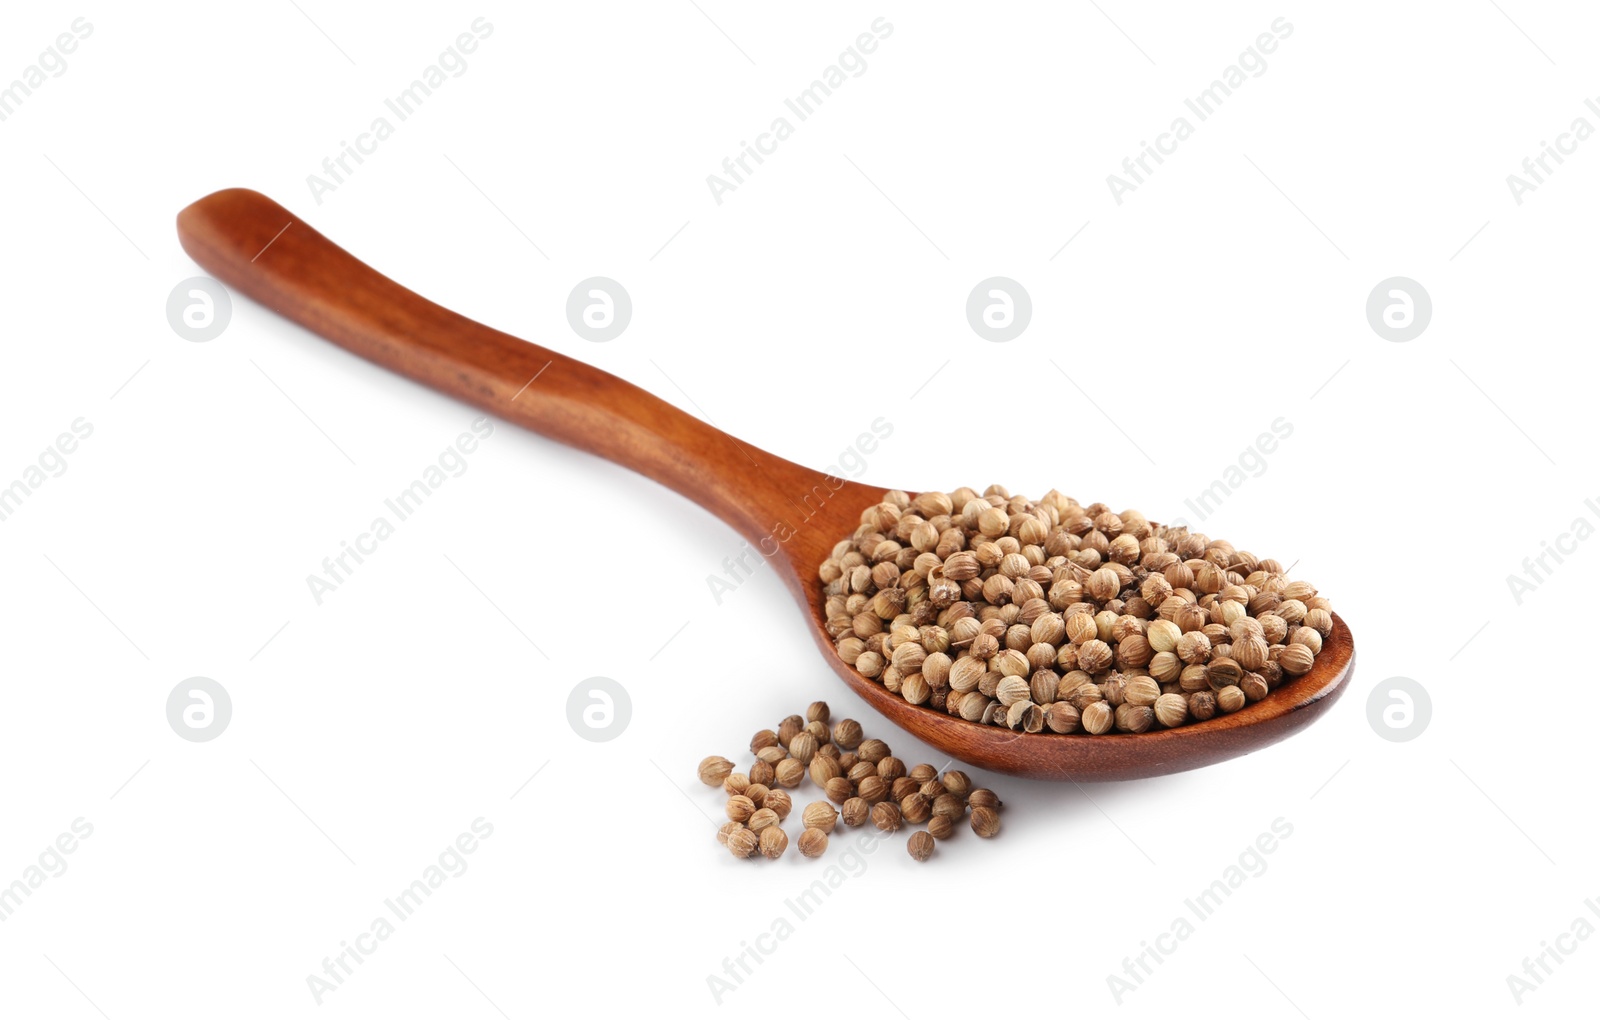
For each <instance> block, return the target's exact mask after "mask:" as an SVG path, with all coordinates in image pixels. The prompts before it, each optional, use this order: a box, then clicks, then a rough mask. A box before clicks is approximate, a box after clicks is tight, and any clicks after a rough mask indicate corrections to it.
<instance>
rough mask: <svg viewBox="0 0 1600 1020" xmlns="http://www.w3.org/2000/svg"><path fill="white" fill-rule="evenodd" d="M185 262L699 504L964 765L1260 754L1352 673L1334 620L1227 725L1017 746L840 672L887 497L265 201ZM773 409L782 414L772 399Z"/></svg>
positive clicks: (822, 635) (1069, 766)
mask: <svg viewBox="0 0 1600 1020" xmlns="http://www.w3.org/2000/svg"><path fill="white" fill-rule="evenodd" d="M178 236H179V239H180V240H181V242H182V244H183V247H184V250H185V251H187V252H188V253H189V254H190V256H192V257H193V258H194V260H195V261H196V262H198V263H199V264H200V265H201V266H203V267H204V268H205V269H206V270H207V271H208V272H209V273H211V274H212V275H213V276H215V277H216V278H217V279H219V280H221V281H222V282H223V283H225V284H227V285H228V286H229V287H231V288H233V289H234V290H236V291H238V292H240V293H242V294H245V295H248V296H249V297H251V298H253V299H254V300H256V301H258V302H260V303H261V304H264V305H266V306H267V307H269V308H272V309H273V310H275V311H277V312H278V313H279V314H281V315H283V316H284V317H286V318H288V319H290V320H292V321H294V322H297V323H299V324H300V325H302V326H304V327H305V328H307V329H309V330H311V331H312V332H314V333H317V334H320V335H321V336H323V337H325V338H327V339H329V340H331V341H333V342H334V343H336V344H339V345H340V346H342V347H345V348H347V349H348V350H351V351H354V352H355V353H356V354H359V355H361V356H362V357H364V358H367V359H368V360H370V361H373V362H375V363H377V364H379V365H382V366H384V367H385V368H388V369H391V370H393V371H395V372H398V373H400V374H401V375H404V376H407V377H409V378H411V379H415V380H416V381H418V382H420V383H423V384H424V385H427V386H430V387H432V388H434V389H437V390H440V391H442V392H445V393H448V394H451V395H452V396H455V397H457V398H458V399H460V400H462V401H464V402H466V403H469V404H472V405H474V406H476V407H479V408H482V409H483V410H485V411H488V412H490V413H492V414H494V415H496V416H498V417H500V418H503V419H505V420H507V421H512V422H515V423H517V424H519V425H522V426H524V427H526V428H529V429H532V430H533V431H535V432H538V433H540V434H542V435H545V436H548V437H550V438H551V439H555V440H559V441H560V442H563V443H566V444H568V445H570V446H574V447H577V448H578V449H580V450H586V451H588V452H590V453H593V454H596V455H598V456H601V457H604V458H606V459H607V460H611V461H615V462H616V463H618V464H621V465H624V466H625V467H628V468H631V469H633V470H634V471H637V472H639V473H640V474H642V475H645V476H646V477H648V478H653V479H655V480H656V481H658V482H660V483H661V484H662V485H665V486H667V487H668V488H670V489H672V490H674V491H675V492H678V493H681V494H682V495H684V496H686V497H688V498H689V499H691V500H693V501H695V502H697V503H699V504H700V505H701V506H703V507H705V508H706V509H707V510H709V511H710V512H711V513H713V514H715V515H716V516H717V517H719V518H721V519H722V520H723V521H725V522H727V523H728V524H729V525H730V526H732V527H733V528H734V529H735V530H736V531H738V532H739V533H740V534H741V535H743V536H744V537H745V538H746V539H748V540H749V541H750V542H751V543H752V544H753V545H756V546H757V547H759V548H761V549H762V551H763V552H765V553H766V554H767V556H768V558H769V560H770V561H771V563H772V565H773V567H774V568H775V569H776V570H777V572H778V574H779V575H780V576H781V577H782V578H783V581H784V584H786V585H787V586H788V588H789V590H790V592H791V593H793V595H794V597H795V599H796V601H798V602H799V603H800V607H801V610H802V611H803V612H804V614H805V617H806V619H807V621H808V622H809V624H810V629H811V632H812V635H813V637H814V638H815V639H816V642H817V645H818V647H819V648H820V649H821V651H822V656H823V658H824V659H825V660H826V661H827V662H828V664H829V665H830V666H831V667H832V668H833V670H834V672H836V673H838V674H839V676H840V677H841V678H842V679H843V680H844V682H845V683H846V684H848V685H849V686H850V688H851V689H852V690H853V691H855V692H856V693H857V694H858V695H860V696H861V697H862V698H863V699H864V700H865V701H866V702H867V703H868V704H869V705H871V706H872V707H873V708H875V709H876V710H877V711H879V712H880V713H882V714H883V715H884V716H885V717H887V718H888V719H890V720H891V721H892V722H894V723H895V724H896V725H898V726H900V727H901V728H902V729H904V730H906V731H907V732H910V733H912V734H914V735H916V736H917V737H918V738H920V739H922V740H924V741H926V742H927V743H929V744H931V745H933V746H934V747H936V748H938V749H939V750H941V751H944V752H945V753H947V754H949V755H951V756H952V757H955V758H957V759H959V760H961V761H964V762H967V763H969V764H972V765H977V766H980V767H982V768H986V769H993V770H994V771H997V772H1005V773H1010V774H1012V775H1018V776H1027V777H1030V778H1037V779H1067V780H1078V781H1087V780H1115V779H1137V778H1141V777H1145V776H1156V775H1163V774H1166V773H1171V772H1181V771H1183V770H1185V769H1192V768H1197V767H1199V766H1202V765H1208V764H1211V763H1213V762H1218V761H1222V760H1224V759H1227V758H1232V757H1235V756H1238V755H1241V754H1246V753H1248V752H1250V751H1253V750H1256V749H1258V748H1261V747H1265V746H1266V745H1268V744H1272V743H1274V742H1276V741H1278V740H1282V739H1283V738H1284V737H1286V736H1289V735H1290V734H1292V733H1295V732H1298V731H1299V730H1301V729H1303V728H1305V727H1306V726H1308V725H1309V724H1310V723H1311V722H1313V721H1314V720H1316V719H1317V718H1318V717H1320V716H1321V715H1322V714H1323V713H1324V712H1326V711H1327V710H1328V708H1329V706H1331V705H1332V704H1333V702H1334V700H1335V699H1336V698H1337V697H1338V696H1339V694H1340V693H1342V692H1343V690H1344V688H1345V686H1346V685H1347V682H1348V680H1349V678H1350V675H1351V668H1352V666H1353V664H1354V662H1355V647H1354V644H1353V643H1352V641H1351V637H1350V631H1349V629H1348V628H1346V626H1345V624H1344V621H1343V620H1341V619H1339V618H1338V617H1337V616H1335V617H1334V629H1333V633H1332V634H1331V636H1330V637H1329V639H1328V640H1327V641H1326V642H1325V643H1324V645H1323V650H1322V653H1321V654H1320V655H1318V656H1317V658H1316V664H1315V666H1314V668H1313V669H1312V671H1311V672H1310V673H1308V674H1307V675H1305V676H1303V677H1300V678H1299V679H1297V680H1293V681H1291V682H1288V683H1285V684H1284V685H1283V686H1281V687H1280V688H1278V690H1276V691H1274V692H1273V693H1272V694H1270V695H1269V696H1268V697H1267V698H1265V699H1264V700H1262V701H1259V702H1257V703H1255V704H1253V705H1249V706H1247V707H1245V708H1244V709H1243V710H1241V711H1239V712H1236V713H1234V714H1233V715H1228V716H1221V717H1218V718H1216V719H1212V720H1210V721H1208V722H1205V723H1197V724H1192V725H1188V726H1182V727H1179V728H1177V729H1173V730H1163V731H1160V732H1151V733H1145V734H1139V735H1131V734H1117V735H1109V734H1108V735H1105V736H1099V737H1090V736H1087V735H1084V734H1068V735H1059V734H1021V733H1014V732H1011V731H1009V730H1004V729H1000V728H997V727H992V726H980V725H977V724H974V723H969V722H965V721H963V720H962V719H960V718H957V717H954V716H950V715H946V714H945V713H943V712H939V711H935V710H932V709H929V708H923V707H919V706H915V705H911V704H909V703H908V702H906V701H905V700H904V699H903V698H901V697H899V696H898V695H896V694H891V693H889V692H888V691H886V690H885V689H884V688H883V687H882V686H881V685H879V684H877V683H874V682H872V681H870V680H867V679H866V678H864V677H862V676H861V675H860V674H858V673H856V672H855V670H854V669H852V668H850V667H849V666H847V665H846V664H845V663H843V662H842V661H840V660H839V658H838V656H837V655H835V654H834V651H833V642H832V640H831V639H830V638H829V637H828V635H827V632H826V631H825V629H824V626H823V624H824V620H823V615H822V592H821V582H820V581H819V580H818V578H817V566H818V565H819V564H820V563H821V562H822V560H823V559H825V558H826V557H827V554H828V551H829V550H830V549H831V548H832V546H833V544H834V543H835V542H837V541H838V540H839V539H840V538H841V537H843V536H845V535H847V534H848V533H849V532H850V531H851V530H853V529H854V527H855V526H856V523H857V521H858V519H859V517H860V513H861V511H862V509H864V508H865V507H867V506H870V505H872V504H874V503H876V502H877V501H878V499H879V497H880V496H881V495H882V493H883V491H884V488H886V487H878V486H866V485H862V484H859V483H857V482H851V481H845V480H842V479H838V478H832V477H830V476H828V475H825V474H824V473H822V472H820V471H815V470H812V469H810V468H807V467H802V466H801V465H799V464H794V463H791V462H790V461H787V460H784V459H783V458H781V457H777V456H774V455H773V454H770V453H767V452H766V451H764V450H761V449H758V448H757V447H755V446H752V445H750V444H749V443H746V442H744V441H742V440H738V439H735V438H733V437H732V436H729V435H727V434H726V433H724V432H722V431H720V430H718V429H716V428H713V427H712V426H711V425H709V424H707V423H705V422H702V421H700V420H699V419H697V418H694V417H692V416H690V415H688V414H685V413H684V412H682V411H680V410H678V409H677V408H676V407H673V406H672V405H671V404H668V403H667V402H666V401H664V400H661V399H660V398H658V397H656V396H653V395H652V394H650V393H647V392H645V391H644V390H642V389H640V388H638V387H637V386H634V385H632V384H631V383H628V382H625V381H623V380H621V379H618V378H616V377H615V376H612V375H609V374H607V373H605V372H602V371H600V370H598V369H596V368H593V367H591V366H589V365H586V364H584V363H583V362H581V361H577V360H575V359H573V358H569V357H567V356H566V355H564V354H560V353H558V352H556V351H552V350H547V349H546V348H543V347H540V346H538V345H536V344H532V343H528V342H526V341H523V340H519V339H517V338H516V337H514V336H511V335H509V334H506V333H502V332H500V331H499V330H496V329H491V328H490V327H488V326H485V325H482V324H480V323H477V322H473V321H472V320H471V319H468V318H465V317H464V316H461V315H457V314H456V313H455V312H452V311H450V310H449V309H446V308H443V307H440V306H439V305H436V304H434V303H433V302H431V301H428V300H426V299H425V298H422V297H420V296H418V295H417V294H415V293H413V292H411V291H409V290H407V289H406V288H404V287H402V286H401V285H399V284H398V283H395V282H394V281H393V280H390V279H388V278H387V277H385V276H383V275H381V274H380V273H378V272H377V271H375V270H374V269H372V268H371V267H369V266H367V265H366V264H365V263H363V262H361V261H359V260H358V259H356V258H355V257H354V256H352V255H351V254H349V253H348V252H346V251H345V250H344V249H342V248H340V247H338V246H337V245H335V244H334V243H333V242H332V241H329V240H328V239H327V238H325V237H323V236H322V235H321V234H319V233H317V232H316V231H315V230H313V229H311V227H309V226H308V225H306V224H305V223H304V222H302V221H300V220H299V219H298V218H296V217H295V216H294V215H293V214H292V213H290V212H289V211H288V210H286V209H284V208H283V207H282V206H280V205H278V204H277V203H276V202H274V201H272V200H271V199H269V198H267V197H266V196H264V195H261V194H258V193H256V192H254V191H248V190H245V189H239V188H235V189H230V190H227V191H219V192H216V193H215V194H212V195H208V196H206V197H205V198H202V199H201V200H199V201H198V202H195V203H194V204H193V205H191V206H189V207H188V208H186V209H184V210H183V211H182V212H181V213H179V214H178ZM775 399H782V397H781V395H775Z"/></svg>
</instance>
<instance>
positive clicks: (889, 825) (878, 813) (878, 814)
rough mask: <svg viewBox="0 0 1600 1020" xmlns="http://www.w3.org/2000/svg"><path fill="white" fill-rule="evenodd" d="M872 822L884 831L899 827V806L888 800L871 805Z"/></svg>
mask: <svg viewBox="0 0 1600 1020" xmlns="http://www.w3.org/2000/svg"><path fill="white" fill-rule="evenodd" d="M872 824H873V825H876V826H877V827H878V828H879V829H882V830H883V831H884V832H894V831H895V830H896V829H898V828H900V808H899V806H898V805H895V804H893V803H891V802H890V801H883V802H882V803H879V804H874V805H872Z"/></svg>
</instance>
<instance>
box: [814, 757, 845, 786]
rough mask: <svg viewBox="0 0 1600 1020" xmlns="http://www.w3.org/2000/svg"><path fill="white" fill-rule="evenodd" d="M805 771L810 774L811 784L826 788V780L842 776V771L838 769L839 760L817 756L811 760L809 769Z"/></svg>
mask: <svg viewBox="0 0 1600 1020" xmlns="http://www.w3.org/2000/svg"><path fill="white" fill-rule="evenodd" d="M807 771H808V772H810V773H811V781H812V782H813V783H816V784H817V785H818V786H827V785H828V780H830V779H837V778H838V777H839V776H840V775H842V774H843V771H844V770H843V769H841V768H839V759H837V758H829V757H828V756H827V755H824V754H818V755H817V756H816V757H815V758H812V759H811V767H810V768H809V769H807Z"/></svg>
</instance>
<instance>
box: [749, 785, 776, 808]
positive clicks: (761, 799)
mask: <svg viewBox="0 0 1600 1020" xmlns="http://www.w3.org/2000/svg"><path fill="white" fill-rule="evenodd" d="M771 792H772V791H771V790H770V789H768V788H767V787H766V786H764V785H762V784H761V783H751V784H750V785H749V786H747V787H745V788H744V795H745V796H746V797H749V798H750V803H752V804H754V805H755V806H756V807H761V806H763V805H764V804H766V802H767V794H769V793H771Z"/></svg>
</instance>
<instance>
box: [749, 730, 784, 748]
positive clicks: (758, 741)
mask: <svg viewBox="0 0 1600 1020" xmlns="http://www.w3.org/2000/svg"><path fill="white" fill-rule="evenodd" d="M777 744H778V735H777V734H776V733H774V732H773V731H772V730H757V731H756V735H755V736H753V737H751V738H750V753H751V754H757V753H759V752H760V750H761V749H762V748H763V747H776V746H777Z"/></svg>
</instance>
